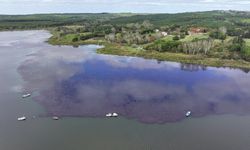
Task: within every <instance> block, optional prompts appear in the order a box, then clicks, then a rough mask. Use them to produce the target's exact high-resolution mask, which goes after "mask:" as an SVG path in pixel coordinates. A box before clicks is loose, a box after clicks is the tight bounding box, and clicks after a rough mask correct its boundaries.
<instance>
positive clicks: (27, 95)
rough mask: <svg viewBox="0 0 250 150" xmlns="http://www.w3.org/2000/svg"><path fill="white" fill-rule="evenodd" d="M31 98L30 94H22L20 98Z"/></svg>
mask: <svg viewBox="0 0 250 150" xmlns="http://www.w3.org/2000/svg"><path fill="white" fill-rule="evenodd" d="M30 96H31V94H24V95H23V96H22V98H27V97H30Z"/></svg>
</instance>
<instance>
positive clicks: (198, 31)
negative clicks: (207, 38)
mask: <svg viewBox="0 0 250 150" xmlns="http://www.w3.org/2000/svg"><path fill="white" fill-rule="evenodd" d="M206 32H207V30H206V29H205V28H190V29H189V31H188V34H189V35H193V34H202V33H206Z"/></svg>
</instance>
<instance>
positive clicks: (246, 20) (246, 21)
mask: <svg viewBox="0 0 250 150" xmlns="http://www.w3.org/2000/svg"><path fill="white" fill-rule="evenodd" d="M241 22H243V23H250V19H242V20H241Z"/></svg>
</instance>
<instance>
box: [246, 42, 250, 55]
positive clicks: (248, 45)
mask: <svg viewBox="0 0 250 150" xmlns="http://www.w3.org/2000/svg"><path fill="white" fill-rule="evenodd" d="M245 41H246V48H245V55H247V56H250V39H245Z"/></svg>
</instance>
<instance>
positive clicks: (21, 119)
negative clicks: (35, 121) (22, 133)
mask: <svg viewBox="0 0 250 150" xmlns="http://www.w3.org/2000/svg"><path fill="white" fill-rule="evenodd" d="M17 120H18V121H25V120H26V117H24V116H23V117H19V118H17Z"/></svg>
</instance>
